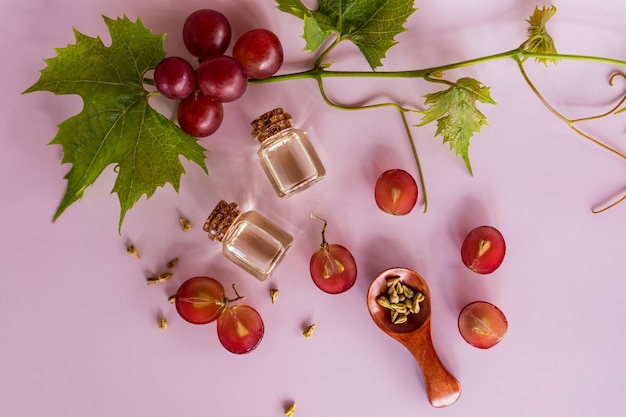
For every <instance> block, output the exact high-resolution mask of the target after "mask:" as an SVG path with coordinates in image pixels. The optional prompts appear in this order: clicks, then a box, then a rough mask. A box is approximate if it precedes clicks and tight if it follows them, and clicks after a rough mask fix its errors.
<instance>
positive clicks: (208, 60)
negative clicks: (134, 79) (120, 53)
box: [154, 9, 283, 137]
mask: <svg viewBox="0 0 626 417" xmlns="http://www.w3.org/2000/svg"><path fill="white" fill-rule="evenodd" d="M230 40H231V27H230V23H229V22H228V19H227V18H226V16H224V15H223V14H222V13H220V12H218V11H216V10H212V9H201V10H196V11H195V12H193V13H192V14H190V15H189V16H188V17H187V19H186V20H185V23H184V25H183V42H184V43H185V47H186V48H187V50H188V51H189V53H190V54H191V55H193V56H195V57H196V58H198V62H199V63H200V64H199V66H198V68H196V69H195V70H194V68H193V66H192V65H191V64H190V63H189V62H188V61H187V60H185V59H184V58H181V57H176V56H171V57H167V58H165V59H164V60H162V61H161V62H160V63H159V64H158V65H157V67H156V68H155V70H154V83H155V86H156V88H157V90H158V91H159V92H160V93H161V94H162V95H163V96H165V97H167V98H170V99H174V100H180V103H179V105H178V124H179V125H180V127H181V128H182V129H183V130H184V131H185V132H186V133H188V134H190V135H192V136H195V137H206V136H209V135H211V134H212V133H214V132H215V131H216V130H217V129H218V128H219V126H220V124H221V123H222V119H223V116H224V109H223V106H222V103H228V102H231V101H234V100H237V99H238V98H239V97H241V96H242V95H243V93H244V92H245V91H246V87H247V86H248V79H249V78H253V79H262V78H267V77H270V76H272V75H274V74H275V73H276V72H277V71H278V70H279V69H280V67H281V65H282V63H283V48H282V45H281V43H280V40H279V39H278V37H277V36H276V35H275V34H274V33H273V32H271V31H269V30H267V29H253V30H250V31H248V32H246V33H244V34H243V35H241V37H240V38H239V39H237V41H236V42H235V44H234V46H233V50H232V56H229V55H225V52H226V50H227V49H228V46H229V45H230Z"/></svg>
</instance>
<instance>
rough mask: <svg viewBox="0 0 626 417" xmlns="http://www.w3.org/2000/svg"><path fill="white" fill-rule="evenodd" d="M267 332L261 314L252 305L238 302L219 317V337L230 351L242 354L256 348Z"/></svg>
mask: <svg viewBox="0 0 626 417" xmlns="http://www.w3.org/2000/svg"><path fill="white" fill-rule="evenodd" d="M264 333H265V325H264V324H263V319H261V315H260V314H259V313H258V312H257V311H256V310H255V309H254V308H252V307H250V306H249V305H245V304H238V305H235V306H232V307H228V308H226V309H225V310H224V311H223V312H222V314H220V316H219V317H218V319H217V337H218V338H219V340H220V343H221V344H222V346H224V347H225V348H226V350H228V351H229V352H232V353H237V354H242V353H248V352H250V351H252V350H254V349H255V348H256V347H257V346H258V345H259V343H260V342H261V339H262V338H263V334H264Z"/></svg>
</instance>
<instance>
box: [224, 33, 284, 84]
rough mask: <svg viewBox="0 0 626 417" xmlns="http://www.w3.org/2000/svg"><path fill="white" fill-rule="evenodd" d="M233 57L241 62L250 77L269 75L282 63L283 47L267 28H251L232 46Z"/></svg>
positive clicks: (260, 77) (265, 76) (257, 77)
mask: <svg viewBox="0 0 626 417" xmlns="http://www.w3.org/2000/svg"><path fill="white" fill-rule="evenodd" d="M233 57H234V58H235V59H236V60H237V61H239V62H241V64H242V65H243V66H244V68H245V69H246V74H247V75H248V77H250V78H256V79H262V78H267V77H270V76H272V75H274V74H276V72H277V71H278V70H279V69H280V66H281V65H282V64H283V47H282V45H281V44H280V40H279V39H278V36H276V35H275V34H274V33H273V32H271V31H269V30H267V29H253V30H250V31H248V32H246V33H244V34H243V35H241V37H240V38H239V39H237V42H235V46H234V47H233Z"/></svg>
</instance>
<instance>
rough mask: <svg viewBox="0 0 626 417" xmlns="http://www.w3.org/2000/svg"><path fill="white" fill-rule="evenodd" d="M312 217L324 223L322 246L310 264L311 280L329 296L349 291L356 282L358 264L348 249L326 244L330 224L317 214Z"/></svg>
mask: <svg viewBox="0 0 626 417" xmlns="http://www.w3.org/2000/svg"><path fill="white" fill-rule="evenodd" d="M311 217H312V218H314V219H318V220H321V221H323V222H324V226H323V227H322V244H321V245H320V248H319V249H318V250H316V251H315V252H313V255H311V262H310V263H309V270H310V272H311V278H312V279H313V282H314V283H315V285H317V287H318V288H319V289H320V290H322V291H324V292H327V293H329V294H339V293H342V292H345V291H348V290H349V289H350V288H352V286H353V285H354V283H355V281H356V262H355V261H354V258H353V257H352V254H351V253H350V251H349V250H348V249H346V248H345V247H343V246H341V245H337V244H329V243H328V242H326V227H327V226H328V222H327V221H326V220H324V219H322V218H321V217H318V216H316V215H315V213H311Z"/></svg>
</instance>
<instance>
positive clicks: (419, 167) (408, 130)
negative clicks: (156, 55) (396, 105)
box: [400, 110, 428, 213]
mask: <svg viewBox="0 0 626 417" xmlns="http://www.w3.org/2000/svg"><path fill="white" fill-rule="evenodd" d="M405 113H406V112H404V111H402V110H400V116H402V123H403V124H404V129H405V130H406V135H407V136H408V138H409V142H410V143H411V150H412V151H413V158H415V163H416V164H417V173H418V174H419V176H420V185H421V186H422V193H423V194H424V213H426V212H427V211H428V193H427V192H426V180H425V179H424V172H423V171H422V164H421V163H420V158H419V155H418V154H417V148H416V146H415V141H414V140H413V135H412V134H411V126H409V123H408V121H407V120H406V114H405Z"/></svg>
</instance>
